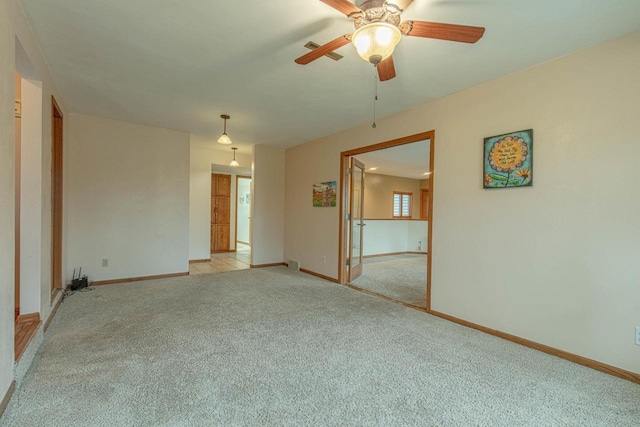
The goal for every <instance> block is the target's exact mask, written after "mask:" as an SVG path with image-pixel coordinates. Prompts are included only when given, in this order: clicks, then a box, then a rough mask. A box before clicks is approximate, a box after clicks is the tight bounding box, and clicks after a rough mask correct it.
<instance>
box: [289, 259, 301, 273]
mask: <svg viewBox="0 0 640 427" xmlns="http://www.w3.org/2000/svg"><path fill="white" fill-rule="evenodd" d="M289 268H290V269H292V270H295V271H300V261H296V260H293V259H290V260H289Z"/></svg>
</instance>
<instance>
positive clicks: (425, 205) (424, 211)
mask: <svg viewBox="0 0 640 427" xmlns="http://www.w3.org/2000/svg"><path fill="white" fill-rule="evenodd" d="M420 219H429V189H428V188H423V189H421V190H420Z"/></svg>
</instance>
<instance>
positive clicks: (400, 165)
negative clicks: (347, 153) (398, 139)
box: [354, 139, 430, 179]
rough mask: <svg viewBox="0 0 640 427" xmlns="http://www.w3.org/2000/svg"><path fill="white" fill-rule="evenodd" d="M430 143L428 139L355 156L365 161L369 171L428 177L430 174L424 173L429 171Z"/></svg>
mask: <svg viewBox="0 0 640 427" xmlns="http://www.w3.org/2000/svg"><path fill="white" fill-rule="evenodd" d="M429 145H430V141H429V140H428V139H427V140H424V141H418V142H414V143H412V144H405V145H399V146H397V147H391V148H385V149H382V150H378V151H371V152H369V153H364V154H358V155H357V156H354V157H355V158H356V159H358V160H359V161H360V162H362V163H364V165H365V168H366V172H368V173H375V174H381V175H391V176H401V177H403V178H413V179H426V178H428V176H425V175H424V174H425V173H428V172H429ZM371 168H376V169H375V170H371Z"/></svg>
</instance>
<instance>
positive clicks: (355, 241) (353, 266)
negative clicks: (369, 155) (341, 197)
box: [349, 157, 364, 282]
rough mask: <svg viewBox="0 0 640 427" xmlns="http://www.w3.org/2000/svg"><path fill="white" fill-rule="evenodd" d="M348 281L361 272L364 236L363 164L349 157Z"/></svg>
mask: <svg viewBox="0 0 640 427" xmlns="http://www.w3.org/2000/svg"><path fill="white" fill-rule="evenodd" d="M349 194H350V201H349V218H350V219H349V227H350V228H349V230H350V231H349V282H352V281H354V280H355V279H357V278H358V277H360V275H361V274H362V252H363V250H362V249H363V247H362V246H363V245H362V242H363V237H364V232H363V231H364V164H362V163H361V162H359V161H358V160H356V158H355V157H352V158H351V184H350V188H349Z"/></svg>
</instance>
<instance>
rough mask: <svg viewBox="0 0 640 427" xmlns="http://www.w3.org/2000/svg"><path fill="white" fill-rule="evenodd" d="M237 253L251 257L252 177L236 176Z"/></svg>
mask: <svg viewBox="0 0 640 427" xmlns="http://www.w3.org/2000/svg"><path fill="white" fill-rule="evenodd" d="M235 202H236V233H235V235H236V252H238V253H244V254H247V255H249V256H251V242H250V236H251V177H250V176H246V175H236V200H235Z"/></svg>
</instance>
